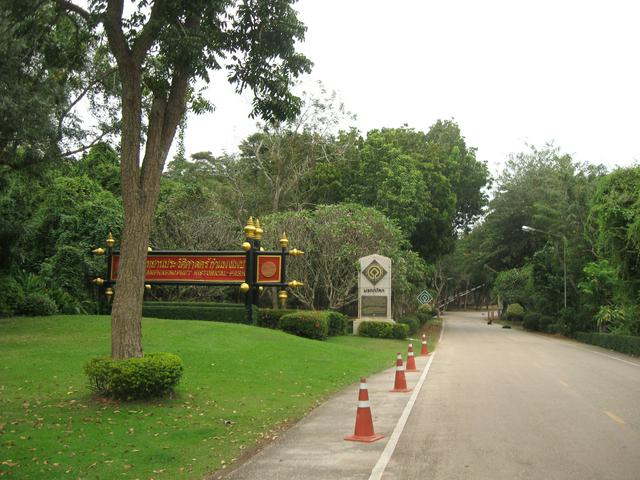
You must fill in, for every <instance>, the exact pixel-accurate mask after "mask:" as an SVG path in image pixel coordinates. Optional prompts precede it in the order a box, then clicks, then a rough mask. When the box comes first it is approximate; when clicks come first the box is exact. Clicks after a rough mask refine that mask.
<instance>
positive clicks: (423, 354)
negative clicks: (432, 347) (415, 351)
mask: <svg viewBox="0 0 640 480" xmlns="http://www.w3.org/2000/svg"><path fill="white" fill-rule="evenodd" d="M427 355H429V347H427V336H426V335H425V334H424V333H423V334H422V350H420V356H421V357H426V356H427Z"/></svg>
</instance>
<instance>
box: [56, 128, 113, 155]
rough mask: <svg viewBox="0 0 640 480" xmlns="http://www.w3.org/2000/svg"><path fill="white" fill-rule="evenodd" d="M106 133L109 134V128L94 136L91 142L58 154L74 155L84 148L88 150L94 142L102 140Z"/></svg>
mask: <svg viewBox="0 0 640 480" xmlns="http://www.w3.org/2000/svg"><path fill="white" fill-rule="evenodd" d="M108 134H109V130H105V131H104V132H102V133H101V134H100V135H98V136H97V137H96V138H94V139H93V140H92V141H91V143H89V144H88V145H83V146H81V147H78V148H76V149H75V150H68V151H66V152H63V153H61V154H60V155H62V156H63V157H70V156H71V155H75V154H76V153H80V152H84V151H86V150H89V149H90V148H91V147H93V146H94V145H95V144H96V143H98V142H99V141H100V140H102V139H103V138H104V137H106V136H107V135H108Z"/></svg>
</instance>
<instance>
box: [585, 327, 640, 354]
mask: <svg viewBox="0 0 640 480" xmlns="http://www.w3.org/2000/svg"><path fill="white" fill-rule="evenodd" d="M576 340H578V341H579V342H583V343H589V344H591V345H597V346H599V347H604V348H608V349H609V350H615V351H616V352H620V353H626V354H628V355H635V356H640V337H633V336H631V335H616V334H613V333H585V332H578V333H576Z"/></svg>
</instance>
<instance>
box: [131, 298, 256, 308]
mask: <svg viewBox="0 0 640 480" xmlns="http://www.w3.org/2000/svg"><path fill="white" fill-rule="evenodd" d="M142 305H143V306H145V307H146V306H147V305H150V306H169V307H210V308H237V307H239V306H244V304H241V303H223V302H189V301H183V302H171V301H164V300H154V301H152V302H144V303H143V304H142Z"/></svg>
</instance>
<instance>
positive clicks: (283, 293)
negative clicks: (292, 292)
mask: <svg viewBox="0 0 640 480" xmlns="http://www.w3.org/2000/svg"><path fill="white" fill-rule="evenodd" d="M288 297H289V296H288V295H287V291H286V290H280V293H278V300H280V307H281V308H285V307H286V306H287V298H288Z"/></svg>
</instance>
